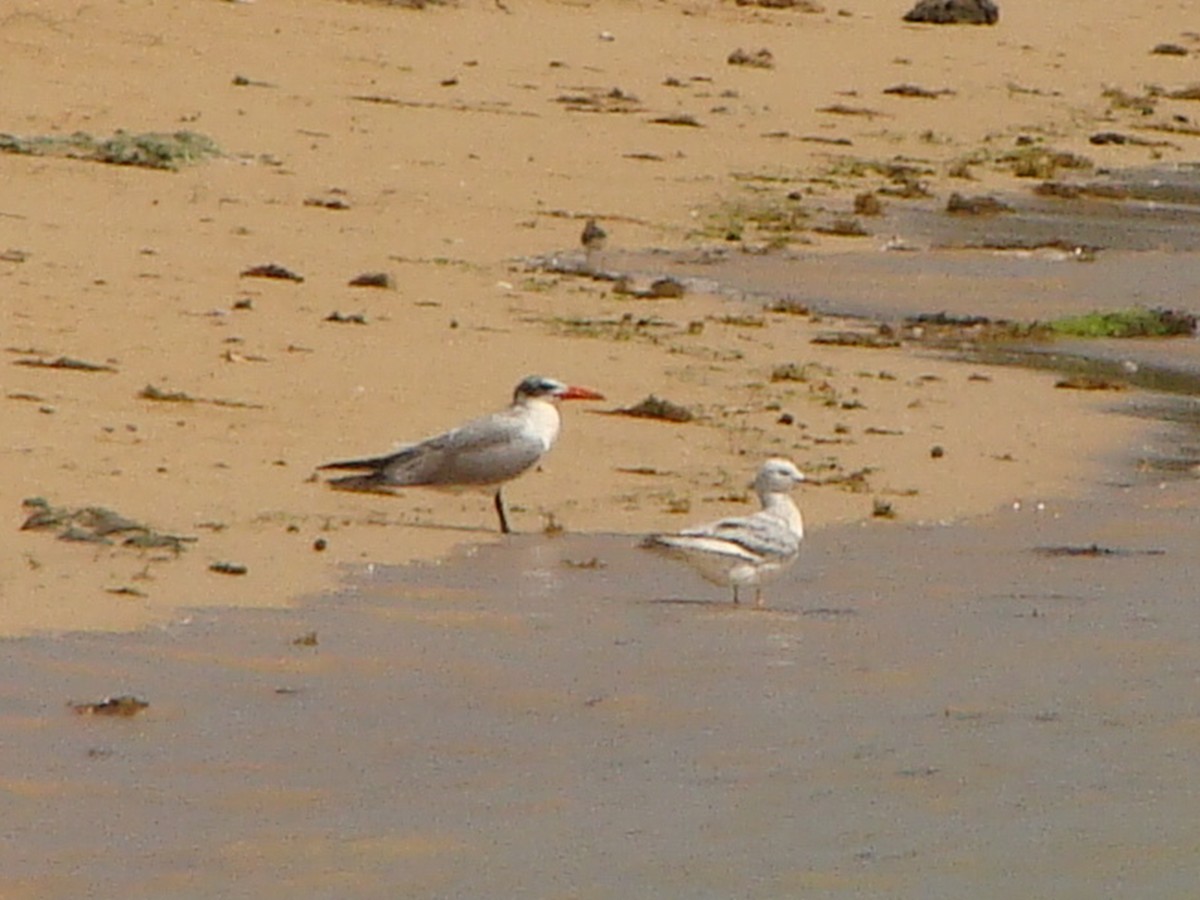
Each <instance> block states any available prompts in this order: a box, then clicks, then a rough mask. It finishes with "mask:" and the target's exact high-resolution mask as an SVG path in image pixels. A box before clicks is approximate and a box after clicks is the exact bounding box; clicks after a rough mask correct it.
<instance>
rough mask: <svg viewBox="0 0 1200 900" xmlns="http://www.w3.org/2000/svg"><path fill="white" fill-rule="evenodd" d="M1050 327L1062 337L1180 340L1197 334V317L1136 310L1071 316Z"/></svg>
mask: <svg viewBox="0 0 1200 900" xmlns="http://www.w3.org/2000/svg"><path fill="white" fill-rule="evenodd" d="M1047 327H1048V328H1049V329H1050V331H1051V332H1052V333H1053V334H1056V335H1060V336H1062V337H1081V338H1135V337H1177V336H1181V335H1184V336H1186V335H1190V334H1194V333H1195V332H1196V317H1195V316H1194V315H1192V314H1190V313H1187V312H1181V311H1179V310H1173V309H1150V308H1147V307H1134V308H1132V309H1119V310H1113V311H1110V312H1091V313H1088V314H1086V315H1082V316H1067V317H1065V318H1062V319H1055V320H1053V321H1052V322H1048V323H1047Z"/></svg>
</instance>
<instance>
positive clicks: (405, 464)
mask: <svg viewBox="0 0 1200 900" xmlns="http://www.w3.org/2000/svg"><path fill="white" fill-rule="evenodd" d="M548 449H549V446H548V445H547V442H546V440H545V439H544V438H542V437H539V436H538V435H537V434H536V433H534V432H532V431H531V430H530V429H529V428H528V426H527V423H526V421H525V420H524V418H523V417H521V416H520V415H519V414H518V413H517V411H516V410H505V411H503V412H499V413H494V414H493V415H489V416H483V417H481V418H479V419H473V420H471V421H470V422H467V423H466V424H465V425H462V426H460V427H458V428H455V429H453V430H451V431H447V432H445V433H444V434H439V435H437V436H436V437H432V438H429V439H428V440H424V441H421V442H420V443H418V444H410V445H409V446H406V447H402V448H400V449H399V450H397V451H396V452H395V453H390V454H388V455H387V456H379V457H375V458H372V459H362V460H348V461H346V462H343V463H330V464H327V465H325V466H322V467H321V468H323V469H359V470H364V471H367V472H369V474H367V475H356V476H350V477H348V478H340V479H336V480H335V481H333V482H332V484H334V485H335V486H337V487H341V488H347V489H352V490H372V489H380V488H388V487H404V486H409V485H428V486H434V487H436V486H446V487H449V486H454V485H464V486H470V485H491V484H500V483H502V482H505V481H508V480H510V479H512V478H515V477H517V476H518V475H520V474H521V473H522V472H524V471H526V470H527V469H529V468H530V467H531V466H533V465H534V464H536V463H537V461H538V460H539V459H541V457H542V455H543V454H544V453H545V452H546V451H547V450H548Z"/></svg>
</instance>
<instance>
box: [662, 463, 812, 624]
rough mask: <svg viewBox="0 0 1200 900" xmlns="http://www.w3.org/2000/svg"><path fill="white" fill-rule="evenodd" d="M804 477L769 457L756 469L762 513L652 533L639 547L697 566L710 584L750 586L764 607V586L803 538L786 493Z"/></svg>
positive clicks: (735, 598)
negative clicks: (684, 528)
mask: <svg viewBox="0 0 1200 900" xmlns="http://www.w3.org/2000/svg"><path fill="white" fill-rule="evenodd" d="M803 480H804V474H803V473H802V472H801V471H800V470H799V469H797V468H796V466H795V465H794V464H793V463H792V462H791V461H790V460H786V459H768V460H767V461H766V462H765V463H763V465H762V468H760V469H759V470H758V475H757V476H756V477H755V479H754V485H753V487H754V490H755V492H756V493H757V494H758V499H759V501H760V502H761V503H762V509H761V510H760V511H759V512H756V513H754V514H753V515H750V516H737V517H735V518H730V519H721V520H719V521H716V522H710V523H708V524H706V525H699V526H697V527H695V528H689V529H687V530H686V531H680V532H678V533H676V534H652V535H650V536H649V537H647V538H646V539H645V540H644V541H643V542H642V546H643V547H645V548H646V549H648V550H654V551H656V552H658V553H661V554H663V555H664V556H668V557H671V558H672V559H679V560H682V561H683V562H686V563H688V564H689V565H691V566H692V567H693V568H695V569H696V570H697V571H698V572H699V573H700V575H702V576H703V577H704V578H705V579H707V580H708V581H711V582H713V583H714V584H720V585H725V586H728V587H732V588H733V602H734V603H737V602H738V599H739V598H738V589H739V588H742V587H748V586H753V587H754V602H755V605H757V606H760V607H761V606H762V605H763V597H762V583H763V582H764V581H767V580H769V579H771V578H773V577H774V576H776V575H778V574H779V573H780V572H782V571H783V570H784V569H786V568H787V567H788V566H790V565H791V564H792V563H794V562H795V561H796V557H797V556H798V555H799V553H800V542H801V541H802V540H803V539H804V520H803V519H802V518H801V517H800V510H799V509H797V508H796V504H795V503H794V502H792V498H791V497H789V496H788V493H789V492H790V491H791V489H792V488H794V487H795V486H796V485H797V484H799V483H800V482H801V481H803Z"/></svg>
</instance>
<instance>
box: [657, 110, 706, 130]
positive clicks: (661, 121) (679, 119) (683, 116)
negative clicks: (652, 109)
mask: <svg viewBox="0 0 1200 900" xmlns="http://www.w3.org/2000/svg"><path fill="white" fill-rule="evenodd" d="M650 124H652V125H675V126H679V127H683V128H703V127H704V126H703V125H701V124H700V122H699V121H697V119H696V117H695V116H693V115H691V114H690V113H670V114H668V115H665V116H655V117H654V118H653V119H651V120H650Z"/></svg>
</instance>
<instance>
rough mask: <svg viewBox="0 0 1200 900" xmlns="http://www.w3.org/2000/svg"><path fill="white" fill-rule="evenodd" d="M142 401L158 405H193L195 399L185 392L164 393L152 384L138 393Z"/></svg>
mask: <svg viewBox="0 0 1200 900" xmlns="http://www.w3.org/2000/svg"><path fill="white" fill-rule="evenodd" d="M138 397H139V398H140V399H142V400H154V401H155V402H158V403H195V402H197V401H196V398H195V397H193V396H192V395H191V394H188V393H186V392H185V391H164V390H163V389H162V388H157V387H155V386H154V385H152V384H148V385H146V386H145V387H144V388H142V389H141V391H139V392H138Z"/></svg>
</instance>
